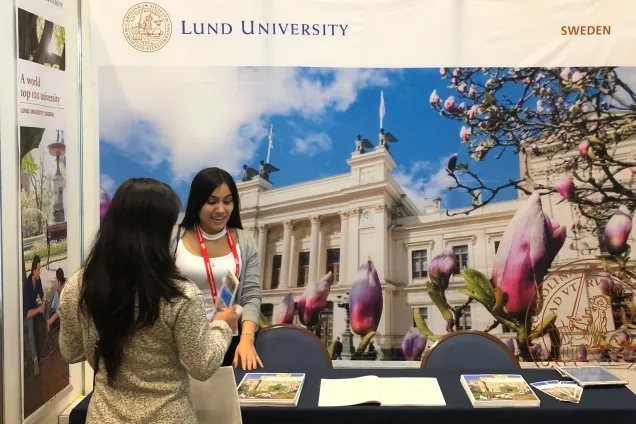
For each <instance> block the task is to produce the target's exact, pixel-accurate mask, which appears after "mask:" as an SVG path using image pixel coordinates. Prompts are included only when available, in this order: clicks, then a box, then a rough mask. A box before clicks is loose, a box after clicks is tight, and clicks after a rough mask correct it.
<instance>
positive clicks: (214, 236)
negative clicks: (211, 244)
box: [199, 226, 227, 241]
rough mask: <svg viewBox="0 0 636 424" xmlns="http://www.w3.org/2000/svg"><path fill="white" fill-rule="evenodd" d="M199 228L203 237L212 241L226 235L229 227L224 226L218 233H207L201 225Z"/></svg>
mask: <svg viewBox="0 0 636 424" xmlns="http://www.w3.org/2000/svg"><path fill="white" fill-rule="evenodd" d="M199 229H200V230H201V235H202V236H203V238H204V239H206V240H210V241H214V240H218V239H220V238H221V237H224V236H225V234H227V227H223V229H222V230H221V231H219V232H218V233H216V234H208V233H206V232H205V231H203V228H201V226H199Z"/></svg>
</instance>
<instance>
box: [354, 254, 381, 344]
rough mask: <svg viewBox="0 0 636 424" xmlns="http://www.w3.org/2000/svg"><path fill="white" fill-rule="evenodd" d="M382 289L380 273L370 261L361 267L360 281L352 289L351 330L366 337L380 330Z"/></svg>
mask: <svg viewBox="0 0 636 424" xmlns="http://www.w3.org/2000/svg"><path fill="white" fill-rule="evenodd" d="M382 302H383V298H382V287H381V286H380V279H379V277H378V272H377V271H376V269H375V266H374V265H373V261H372V260H371V259H369V260H368V261H367V263H366V264H364V265H362V266H361V267H360V270H359V272H358V279H357V280H356V282H355V283H354V284H353V287H352V288H351V294H350V295H349V309H350V312H351V329H352V330H353V332H354V333H356V334H358V335H360V336H363V337H364V336H366V335H367V334H369V333H370V332H371V331H375V330H377V329H378V324H380V318H381V317H382Z"/></svg>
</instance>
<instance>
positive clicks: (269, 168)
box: [258, 160, 280, 181]
mask: <svg viewBox="0 0 636 424" xmlns="http://www.w3.org/2000/svg"><path fill="white" fill-rule="evenodd" d="M278 171H280V169H278V168H276V167H275V166H274V165H272V164H271V163H265V161H264V160H261V168H260V172H259V174H258V175H260V177H261V178H262V179H264V180H265V181H269V174H270V173H271V172H278Z"/></svg>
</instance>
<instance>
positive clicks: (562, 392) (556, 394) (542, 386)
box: [531, 380, 583, 403]
mask: <svg viewBox="0 0 636 424" xmlns="http://www.w3.org/2000/svg"><path fill="white" fill-rule="evenodd" d="M531 385H532V387H534V388H535V389H539V390H541V391H542V392H544V393H546V394H548V395H550V396H552V397H553V398H555V399H558V400H560V401H561V402H571V403H579V402H580V400H581V395H583V388H582V387H581V386H579V385H577V384H576V383H575V382H574V381H559V380H550V381H538V382H536V383H531Z"/></svg>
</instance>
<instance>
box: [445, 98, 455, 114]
mask: <svg viewBox="0 0 636 424" xmlns="http://www.w3.org/2000/svg"><path fill="white" fill-rule="evenodd" d="M454 107H455V96H449V97H448V98H447V99H446V100H445V101H444V109H446V110H447V111H449V112H451V111H452V110H453V108H454Z"/></svg>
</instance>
